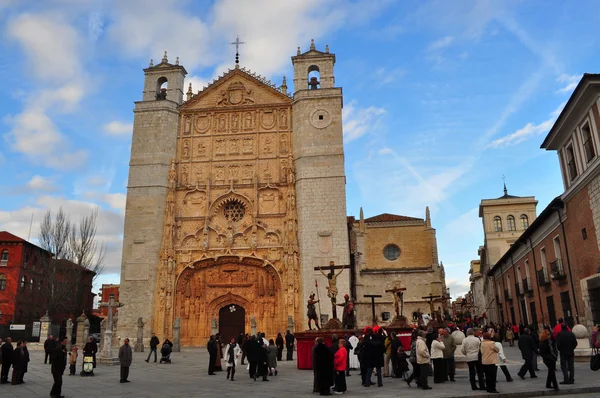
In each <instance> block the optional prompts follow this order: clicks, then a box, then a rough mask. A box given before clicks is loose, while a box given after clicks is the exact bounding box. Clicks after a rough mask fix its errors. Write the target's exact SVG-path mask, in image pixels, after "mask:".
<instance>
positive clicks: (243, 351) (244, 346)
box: [238, 333, 249, 365]
mask: <svg viewBox="0 0 600 398" xmlns="http://www.w3.org/2000/svg"><path fill="white" fill-rule="evenodd" d="M248 338H249V337H248V333H245V334H244V337H242V342H241V343H238V344H239V346H240V348H241V349H242V365H245V363H244V359H246V343H247V342H248Z"/></svg>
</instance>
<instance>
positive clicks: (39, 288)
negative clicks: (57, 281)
mask: <svg viewBox="0 0 600 398" xmlns="http://www.w3.org/2000/svg"><path fill="white" fill-rule="evenodd" d="M41 291H42V281H41V280H39V281H38V292H41Z"/></svg>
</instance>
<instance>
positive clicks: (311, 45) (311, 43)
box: [310, 39, 315, 51]
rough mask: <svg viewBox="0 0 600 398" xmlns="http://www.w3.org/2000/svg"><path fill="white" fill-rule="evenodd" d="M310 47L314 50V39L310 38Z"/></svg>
mask: <svg viewBox="0 0 600 398" xmlns="http://www.w3.org/2000/svg"><path fill="white" fill-rule="evenodd" d="M310 49H311V51H312V50H315V39H310Z"/></svg>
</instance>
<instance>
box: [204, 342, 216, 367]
mask: <svg viewBox="0 0 600 398" xmlns="http://www.w3.org/2000/svg"><path fill="white" fill-rule="evenodd" d="M206 350H207V351H208V374H209V375H210V376H214V375H215V374H216V373H215V361H216V360H217V342H216V341H215V336H210V337H209V339H208V342H207V343H206Z"/></svg>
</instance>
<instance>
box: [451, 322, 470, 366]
mask: <svg viewBox="0 0 600 398" xmlns="http://www.w3.org/2000/svg"><path fill="white" fill-rule="evenodd" d="M452 337H453V338H454V342H455V343H456V348H455V349H454V363H455V364H456V368H457V369H463V368H466V367H467V357H465V356H464V355H463V353H462V352H461V350H462V343H463V340H464V339H465V334H464V333H463V332H461V331H460V330H455V331H454V332H452Z"/></svg>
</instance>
